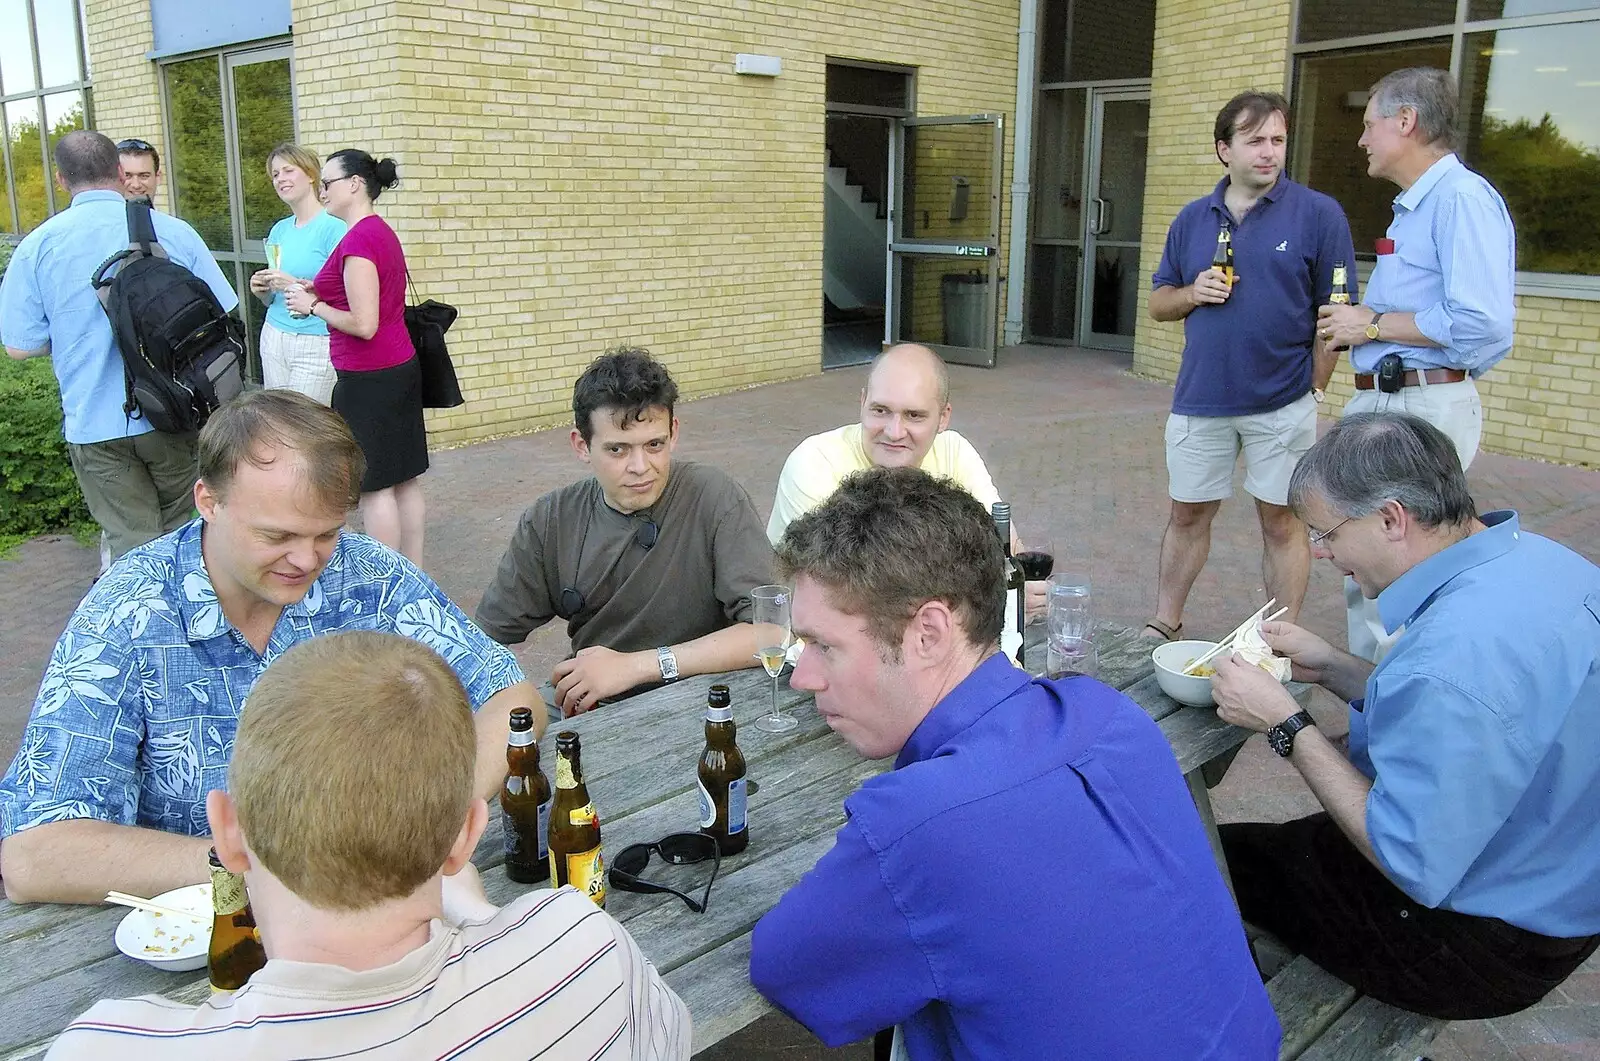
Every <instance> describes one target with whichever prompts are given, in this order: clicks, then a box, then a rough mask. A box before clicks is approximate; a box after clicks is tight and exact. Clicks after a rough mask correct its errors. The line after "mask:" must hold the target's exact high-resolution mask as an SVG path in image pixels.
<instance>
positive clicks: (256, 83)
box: [233, 58, 316, 240]
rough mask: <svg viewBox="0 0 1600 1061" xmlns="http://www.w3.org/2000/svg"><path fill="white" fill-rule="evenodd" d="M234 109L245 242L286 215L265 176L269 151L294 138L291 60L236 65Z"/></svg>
mask: <svg viewBox="0 0 1600 1061" xmlns="http://www.w3.org/2000/svg"><path fill="white" fill-rule="evenodd" d="M233 105H234V125H235V127H236V128H237V129H238V133H239V173H240V178H241V183H242V184H243V185H244V187H243V189H242V190H243V193H244V238H245V239H247V240H257V239H265V238H266V236H267V232H268V231H270V230H271V228H272V225H273V223H274V222H276V221H277V220H278V219H279V218H280V217H283V216H284V214H285V213H287V210H286V209H285V207H284V205H283V200H281V199H279V198H278V193H277V191H276V190H275V189H274V188H273V187H272V178H271V177H269V176H268V175H267V152H269V151H271V150H272V149H273V148H274V147H277V146H278V145H279V144H281V143H283V142H284V141H285V140H293V139H294V99H293V98H292V93H291V89H290V80H289V60H288V59H287V58H283V59H273V60H271V61H268V62H264V63H248V64H240V65H237V66H234V67H233ZM315 176H316V175H315V174H312V177H313V178H315Z"/></svg>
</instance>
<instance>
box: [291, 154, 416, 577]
mask: <svg viewBox="0 0 1600 1061" xmlns="http://www.w3.org/2000/svg"><path fill="white" fill-rule="evenodd" d="M398 181H399V177H398V175H397V174H396V173H395V165H394V159H392V158H386V159H383V160H381V161H375V160H374V159H373V157H372V156H371V155H369V154H367V153H366V152H365V151H358V150H356V149H354V148H346V149H345V150H343V151H335V152H334V153H333V154H331V155H329V156H328V160H327V161H326V162H325V163H323V165H322V180H321V187H322V201H323V203H324V204H325V205H326V206H327V208H328V213H330V214H332V215H333V216H335V217H337V218H339V219H340V220H341V221H343V222H345V224H347V225H349V226H350V230H349V231H348V232H346V233H345V235H344V238H343V239H341V240H340V241H339V245H338V246H337V247H335V248H334V251H333V254H332V255H331V256H330V257H329V258H328V261H327V264H325V265H324V266H323V267H322V271H321V272H319V273H318V274H317V276H316V279H314V280H313V281H312V282H311V285H310V286H309V287H302V288H299V289H290V290H289V291H288V292H286V293H285V296H284V301H285V302H286V303H287V305H288V307H289V310H290V312H293V313H309V314H315V315H316V316H317V317H320V318H321V319H322V320H324V321H326V322H327V324H328V354H329V358H330V359H331V360H332V361H333V367H334V370H335V372H336V373H337V374H338V382H337V383H335V384H334V387H333V407H334V409H336V410H337V411H338V412H339V413H340V415H342V416H343V417H344V418H345V419H346V420H347V421H349V423H350V430H351V431H352V432H353V433H354V434H355V436H356V441H358V442H359V443H361V451H362V453H364V454H365V455H366V458H367V474H366V476H365V477H364V478H363V479H362V480H361V520H362V523H363V524H364V526H365V528H366V531H367V533H368V534H370V535H372V536H373V537H374V538H376V539H378V540H379V541H380V542H383V543H384V544H385V545H387V546H389V547H391V548H393V549H398V550H399V551H400V552H401V553H403V554H405V556H406V557H408V558H409V559H410V560H411V561H412V562H413V563H415V564H418V565H421V563H422V527H423V517H424V506H423V500H422V484H421V483H420V482H419V481H418V477H419V476H421V475H422V473H423V472H425V471H427V470H428V437H427V433H426V430H425V429H424V427H423V422H422V374H421V372H420V370H419V369H418V366H417V355H416V351H415V350H414V349H412V346H411V336H410V333H408V332H407V331H406V321H405V309H406V256H405V252H404V251H402V250H401V249H400V240H399V239H398V238H397V237H396V236H395V234H394V229H392V228H390V227H389V226H388V224H386V223H385V222H384V220H383V218H381V217H379V216H378V215H377V213H376V212H375V211H374V210H373V205H372V204H373V202H374V200H376V199H377V198H378V196H380V195H382V194H383V192H384V189H386V188H391V187H393V186H394V185H395V184H396V183H397V182H398Z"/></svg>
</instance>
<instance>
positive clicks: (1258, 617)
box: [1180, 597, 1289, 674]
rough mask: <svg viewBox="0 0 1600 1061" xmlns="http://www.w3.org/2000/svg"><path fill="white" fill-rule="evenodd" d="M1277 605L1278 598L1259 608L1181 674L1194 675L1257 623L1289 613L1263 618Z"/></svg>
mask: <svg viewBox="0 0 1600 1061" xmlns="http://www.w3.org/2000/svg"><path fill="white" fill-rule="evenodd" d="M1276 603H1278V598H1276V597H1274V598H1272V599H1271V600H1269V601H1267V603H1265V604H1263V605H1262V606H1261V607H1260V608H1258V609H1257V610H1256V613H1255V614H1254V615H1252V616H1250V618H1248V619H1246V620H1245V621H1244V622H1242V623H1240V624H1239V625H1238V626H1236V627H1234V628H1233V632H1232V633H1231V634H1229V635H1228V636H1227V637H1225V638H1223V639H1222V640H1221V641H1219V642H1217V644H1216V645H1215V647H1213V648H1211V649H1208V650H1207V651H1206V654H1205V655H1203V656H1200V657H1198V658H1196V659H1193V660H1190V661H1189V665H1188V666H1187V667H1185V668H1183V670H1182V671H1181V672H1180V673H1182V674H1190V673H1192V672H1193V671H1194V670H1195V669H1196V668H1197V667H1201V666H1204V665H1205V664H1206V662H1207V661H1209V660H1210V659H1212V658H1213V657H1214V656H1216V655H1217V654H1219V653H1221V652H1223V651H1226V650H1227V649H1229V648H1232V647H1233V643H1234V642H1235V641H1237V640H1238V639H1239V635H1240V634H1243V633H1244V632H1245V631H1246V630H1248V629H1250V627H1252V626H1254V625H1255V624H1256V623H1270V622H1272V621H1273V620H1274V619H1277V618H1278V617H1279V616H1281V615H1283V613H1285V612H1287V611H1288V610H1289V609H1288V608H1279V609H1278V610H1277V611H1275V612H1273V613H1272V614H1271V615H1267V616H1266V618H1262V616H1263V615H1264V614H1265V613H1266V610H1267V609H1268V608H1270V607H1272V606H1273V605H1274V604H1276Z"/></svg>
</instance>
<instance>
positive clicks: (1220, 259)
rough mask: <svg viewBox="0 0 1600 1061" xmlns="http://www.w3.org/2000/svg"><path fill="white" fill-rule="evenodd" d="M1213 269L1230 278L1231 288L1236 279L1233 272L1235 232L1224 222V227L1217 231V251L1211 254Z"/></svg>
mask: <svg viewBox="0 0 1600 1061" xmlns="http://www.w3.org/2000/svg"><path fill="white" fill-rule="evenodd" d="M1211 268H1213V269H1216V270H1218V271H1220V272H1221V273H1222V275H1223V276H1226V277H1227V278H1228V284H1229V286H1232V284H1233V279H1234V271H1233V230H1232V229H1230V228H1229V227H1228V223H1227V222H1226V221H1224V222H1223V223H1222V227H1221V228H1219V229H1217V249H1216V250H1215V251H1213V252H1212V254H1211Z"/></svg>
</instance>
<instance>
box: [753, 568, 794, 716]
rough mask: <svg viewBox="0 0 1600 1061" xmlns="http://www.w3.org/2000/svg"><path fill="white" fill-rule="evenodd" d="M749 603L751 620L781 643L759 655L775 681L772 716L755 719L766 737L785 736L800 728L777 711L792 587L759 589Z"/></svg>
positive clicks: (769, 646) (781, 712)
mask: <svg viewBox="0 0 1600 1061" xmlns="http://www.w3.org/2000/svg"><path fill="white" fill-rule="evenodd" d="M750 601H751V603H752V604H753V605H754V606H755V614H754V615H752V616H751V620H752V621H753V622H754V623H755V624H756V625H757V626H769V627H776V628H777V634H778V639H777V642H776V643H775V644H773V643H769V644H767V645H766V646H765V647H763V648H762V649H761V651H760V652H758V653H757V655H758V656H760V658H761V666H762V667H763V668H764V669H765V670H766V672H767V676H768V677H770V678H771V679H772V713H771V714H767V715H762V716H761V717H760V718H758V719H756V729H759V730H761V731H762V732H764V733H786V732H788V731H789V730H791V729H794V728H795V727H796V726H798V725H799V724H800V723H799V720H797V719H796V718H795V717H794V716H793V715H790V714H787V713H785V712H783V711H779V710H778V676H779V675H780V674H782V673H783V664H784V658H785V657H786V656H787V655H788V647H789V640H790V635H789V587H788V586H757V587H756V588H755V589H753V590H751V591H750Z"/></svg>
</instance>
